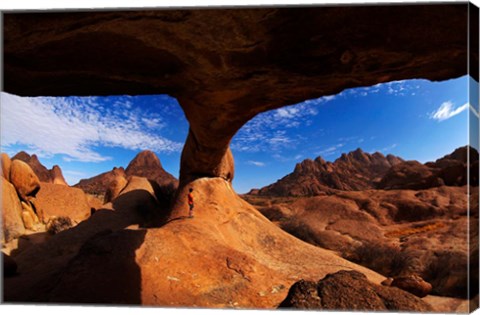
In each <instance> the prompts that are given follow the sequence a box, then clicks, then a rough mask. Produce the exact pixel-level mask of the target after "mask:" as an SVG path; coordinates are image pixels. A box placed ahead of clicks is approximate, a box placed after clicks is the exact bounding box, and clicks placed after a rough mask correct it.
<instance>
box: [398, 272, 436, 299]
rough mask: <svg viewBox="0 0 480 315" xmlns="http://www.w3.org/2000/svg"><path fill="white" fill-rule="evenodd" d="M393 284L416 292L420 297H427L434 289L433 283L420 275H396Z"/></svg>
mask: <svg viewBox="0 0 480 315" xmlns="http://www.w3.org/2000/svg"><path fill="white" fill-rule="evenodd" d="M391 286H392V287H397V288H400V289H402V290H404V291H407V292H410V293H412V294H415V295H416V296H418V297H425V296H427V295H428V293H430V291H432V285H431V284H430V283H428V282H426V281H425V280H423V279H422V278H421V277H420V276H418V275H408V276H401V277H395V278H394V279H393V281H392V284H391Z"/></svg>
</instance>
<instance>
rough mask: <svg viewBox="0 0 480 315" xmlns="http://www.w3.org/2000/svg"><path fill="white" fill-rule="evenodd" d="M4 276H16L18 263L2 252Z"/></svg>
mask: <svg viewBox="0 0 480 315" xmlns="http://www.w3.org/2000/svg"><path fill="white" fill-rule="evenodd" d="M2 262H3V275H4V276H5V277H11V276H14V275H15V274H16V273H17V263H16V262H15V260H14V259H13V258H12V257H10V256H9V255H7V254H5V253H4V252H2Z"/></svg>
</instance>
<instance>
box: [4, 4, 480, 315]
mask: <svg viewBox="0 0 480 315" xmlns="http://www.w3.org/2000/svg"><path fill="white" fill-rule="evenodd" d="M418 2H420V3H426V2H433V1H425V0H417V1H414V0H403V1H399V0H391V1H385V0H361V1H358V0H322V1H318V0H300V1H298V0H297V1H294V0H244V1H240V0H223V1H222V0H82V1H72V0H68V1H58V0H57V1H55V0H41V1H32V0H0V10H19V9H20V10H22V9H23V10H25V9H27V10H28V9H75V8H78V9H84V8H133V7H135V8H138V7H169V6H170V7H171V6H174V7H193V6H246V5H272V4H280V5H288V4H292V5H295V4H337V3H338V4H348V3H356V4H359V3H418ZM437 2H439V1H437ZM444 2H445V1H444ZM449 2H465V1H449ZM471 2H473V3H474V4H476V5H477V6H480V0H472V1H471ZM86 313H87V314H86ZM107 313H109V314H112V315H130V314H135V315H153V314H155V315H157V314H162V315H163V314H167V315H170V314H172V315H174V314H175V315H180V314H182V315H183V314H185V315H206V314H212V315H252V314H254V315H262V314H267V315H269V314H270V315H294V314H295V315H307V314H319V313H320V312H307V311H247V310H235V311H232V310H230V311H227V310H211V309H159V308H146V307H142V308H140V307H91V306H32V305H22V306H19V305H4V304H2V305H0V314H2V315H14V314H15V315H16V314H29V315H57V314H59V315H60V314H61V315H97V314H98V315H100V314H102V315H103V314H107ZM322 313H323V314H332V315H339V314H358V312H357V313H352V312H322ZM476 313H477V314H478V313H479V312H476ZM372 314H379V315H380V314H392V313H391V312H390V313H372Z"/></svg>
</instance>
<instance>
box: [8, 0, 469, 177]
mask: <svg viewBox="0 0 480 315" xmlns="http://www.w3.org/2000/svg"><path fill="white" fill-rule="evenodd" d="M467 21H468V3H458V4H435V5H402V6H364V7H361V6H350V7H348V6H334V7H328V6H323V7H322V6H318V7H292V8H244V9H202V10H156V11H154V10H149V11H145V10H144V11H142V10H137V11H110V12H56V13H48V14H46V13H45V14H44V13H6V14H5V16H4V71H5V75H4V78H5V82H4V88H5V91H7V92H9V93H13V94H17V95H23V96H27V95H52V96H53V95H57V96H61V95H114V94H163V93H166V94H169V95H171V96H174V97H176V98H177V99H178V100H179V103H180V105H181V106H182V108H183V110H184V112H185V115H186V117H187V119H188V121H189V123H190V132H189V135H188V139H187V141H186V145H185V147H184V151H183V154H182V159H181V170H180V181H181V182H182V183H186V182H188V181H189V180H191V179H194V178H199V177H221V178H224V179H226V180H232V178H233V175H234V165H233V158H232V155H231V152H230V149H229V143H230V140H231V138H232V137H233V135H234V134H235V133H236V132H237V131H238V130H239V128H240V127H241V126H242V125H244V124H245V123H246V122H247V121H248V120H250V119H251V118H252V117H254V116H255V115H256V114H258V113H260V112H263V111H266V110H269V109H274V108H279V107H282V106H286V105H290V104H296V103H298V102H301V101H304V100H306V99H312V98H318V97H321V96H325V95H333V94H337V93H339V92H341V91H342V90H344V89H346V88H353V87H358V86H369V85H374V84H377V83H380V82H387V81H394V80H403V79H409V78H425V79H429V80H445V79H450V78H454V77H459V76H462V75H465V74H467V63H466V62H465V60H467V56H468V45H467V36H466V35H465V30H466V29H467ZM472 38H473V40H474V43H475V42H478V38H476V37H475V36H473V37H472ZM474 47H475V45H474ZM119 51H121V52H122V54H119V53H118V52H119ZM471 53H472V54H471V58H472V62H471V64H478V54H477V53H476V52H475V51H473V52H471ZM472 73H473V75H474V76H475V75H476V74H475V72H472ZM476 79H477V80H478V78H476Z"/></svg>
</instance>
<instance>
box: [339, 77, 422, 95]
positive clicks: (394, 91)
mask: <svg viewBox="0 0 480 315" xmlns="http://www.w3.org/2000/svg"><path fill="white" fill-rule="evenodd" d="M420 81H422V80H400V81H391V82H386V83H378V84H375V85H373V86H368V87H359V88H353V89H348V90H345V91H343V92H342V93H340V94H339V96H353V97H366V96H371V95H374V94H379V93H384V94H388V95H392V96H409V95H412V96H413V95H415V94H416V91H417V90H419V89H420V84H419V82H420Z"/></svg>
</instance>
